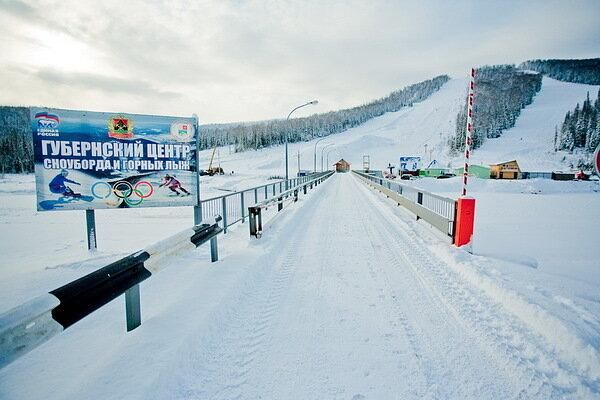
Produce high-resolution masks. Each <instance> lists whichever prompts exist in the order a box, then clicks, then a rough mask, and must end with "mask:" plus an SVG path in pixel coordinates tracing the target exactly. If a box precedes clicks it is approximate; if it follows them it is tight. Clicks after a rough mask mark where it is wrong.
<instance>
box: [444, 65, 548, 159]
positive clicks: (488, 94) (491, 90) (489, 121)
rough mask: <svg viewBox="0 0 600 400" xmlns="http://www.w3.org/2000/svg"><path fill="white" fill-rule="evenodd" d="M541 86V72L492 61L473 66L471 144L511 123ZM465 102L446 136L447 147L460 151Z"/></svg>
mask: <svg viewBox="0 0 600 400" xmlns="http://www.w3.org/2000/svg"><path fill="white" fill-rule="evenodd" d="M541 88H542V75H541V74H535V73H534V74H532V73H527V72H523V71H519V70H518V69H517V68H515V66H514V65H494V66H485V67H481V68H479V69H477V72H476V74H475V100H474V107H473V114H474V115H473V148H474V149H476V148H478V147H480V146H481V145H482V144H483V143H484V142H485V140H486V139H487V138H497V137H499V136H500V135H501V134H502V131H504V130H505V129H508V128H511V127H513V126H514V125H515V121H516V120H517V118H518V117H519V114H520V113H521V110H522V109H523V108H524V107H525V106H527V105H528V104H531V102H532V101H533V97H534V96H535V94H536V93H537V92H539V91H540V89H541ZM466 96H467V94H466V93H465V102H464V104H465V106H464V108H463V109H462V110H461V111H460V112H459V114H458V116H457V119H456V134H455V136H453V137H452V138H451V139H450V143H449V145H450V150H451V151H454V152H457V151H464V148H465V130H466V125H467V106H466V104H467V101H466Z"/></svg>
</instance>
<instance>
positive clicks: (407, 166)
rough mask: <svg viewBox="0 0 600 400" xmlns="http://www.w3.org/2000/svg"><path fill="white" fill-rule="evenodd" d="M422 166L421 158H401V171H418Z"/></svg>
mask: <svg viewBox="0 0 600 400" xmlns="http://www.w3.org/2000/svg"><path fill="white" fill-rule="evenodd" d="M420 164H421V157H400V171H411V172H414V171H417V170H418V169H419V167H420Z"/></svg>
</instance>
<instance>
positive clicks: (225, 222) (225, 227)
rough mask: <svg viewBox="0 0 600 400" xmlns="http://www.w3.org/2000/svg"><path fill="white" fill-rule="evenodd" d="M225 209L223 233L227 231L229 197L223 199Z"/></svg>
mask: <svg viewBox="0 0 600 400" xmlns="http://www.w3.org/2000/svg"><path fill="white" fill-rule="evenodd" d="M221 204H222V209H223V235H224V234H226V233H227V197H223V198H222V199H221Z"/></svg>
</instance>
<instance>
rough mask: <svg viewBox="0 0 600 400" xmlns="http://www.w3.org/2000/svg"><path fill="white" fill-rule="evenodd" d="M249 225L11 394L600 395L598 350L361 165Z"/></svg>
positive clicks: (81, 338) (2, 388)
mask: <svg viewBox="0 0 600 400" xmlns="http://www.w3.org/2000/svg"><path fill="white" fill-rule="evenodd" d="M239 228H240V229H233V230H232V231H231V232H230V233H228V234H227V235H226V236H225V237H223V240H221V243H222V246H223V249H222V250H223V251H222V253H221V255H222V261H220V262H219V263H216V264H210V263H208V261H207V257H208V254H204V253H205V252H195V253H194V254H191V255H188V256H184V257H182V258H180V259H178V260H173V263H174V264H177V266H176V267H174V268H171V269H169V271H167V272H164V273H162V274H160V275H159V276H158V277H156V278H153V279H150V280H148V281H147V282H144V284H143V285H142V301H143V305H142V306H143V307H142V308H143V311H142V314H143V320H144V322H143V325H142V327H141V328H140V329H138V330H135V331H133V332H132V333H130V334H127V335H125V334H124V332H123V321H122V319H123V317H122V315H123V314H122V303H121V302H120V301H119V302H112V303H111V304H109V305H108V306H107V307H105V308H103V309H102V310H99V311H98V312H97V313H94V314H93V315H92V316H90V317H89V318H86V319H85V320H84V321H82V322H81V323H79V324H77V325H75V326H74V327H73V328H71V329H69V330H68V331H66V332H65V333H64V334H62V335H60V336H58V337H57V338H56V339H53V340H52V341H50V342H48V343H46V344H45V345H43V346H41V347H40V348H39V349H36V350H35V351H33V352H31V353H29V354H28V355H26V356H25V357H23V358H22V359H20V360H18V361H17V362H15V363H14V364H12V365H10V366H9V367H7V368H5V369H3V370H0V398H46V399H69V398H91V399H94V398H102V399H122V398H125V399H167V398H168V399H353V400H358V399H422V398H430V399H434V398H435V399H529V398H531V399H553V398H585V399H591V398H600V395H599V393H600V368H599V367H598V366H599V365H600V363H599V360H598V353H597V352H595V350H594V349H593V348H590V347H585V346H584V345H581V343H579V342H578V341H577V340H578V339H577V337H575V336H571V334H570V332H569V331H568V330H562V329H563V326H562V325H560V323H557V322H556V321H554V320H553V319H551V318H550V317H548V316H547V315H546V314H545V313H544V312H543V311H538V309H537V308H535V306H534V305H531V304H529V303H527V302H523V301H521V300H523V299H519V298H514V296H512V295H510V294H509V295H507V293H506V292H504V291H502V290H501V288H499V287H497V286H496V285H495V284H494V282H489V281H488V280H486V279H484V278H481V277H480V276H479V275H477V272H476V271H475V270H461V269H460V268H457V265H456V264H452V263H447V262H446V261H444V259H442V258H444V257H443V254H444V253H443V252H442V253H440V252H439V251H432V247H431V243H432V242H435V243H438V244H437V246H438V247H437V248H438V249H439V248H440V246H441V247H443V248H446V247H447V245H440V244H439V242H437V241H436V239H434V238H432V237H430V236H429V234H427V233H426V231H424V232H422V233H423V234H424V235H425V236H427V237H429V239H426V238H425V237H419V234H417V233H416V232H417V231H421V230H424V229H423V227H422V226H420V224H414V221H412V217H410V216H407V215H405V214H404V212H403V211H402V210H401V209H399V208H397V207H396V206H395V205H394V203H392V202H390V201H389V199H386V198H385V196H382V195H381V194H379V193H377V192H374V191H372V190H371V189H369V188H367V187H366V186H364V185H363V184H362V183H360V182H359V181H358V180H357V179H356V178H355V177H353V176H352V175H351V174H335V175H334V176H332V177H331V178H330V179H328V180H327V181H326V182H325V183H324V184H323V185H320V186H319V187H318V188H317V189H316V190H314V191H312V192H311V193H310V194H309V195H308V196H306V197H301V200H300V202H299V203H298V204H297V205H294V206H293V207H291V208H289V209H287V210H286V211H285V212H283V213H280V214H278V215H277V216H276V217H275V218H274V219H273V220H272V221H269V222H267V225H266V230H265V232H264V235H263V237H262V238H261V239H260V240H251V241H250V242H248V238H247V236H248V233H247V230H246V226H241V227H239ZM415 229H416V230H415ZM436 254H442V258H440V256H437V255H436ZM465 268H466V267H465ZM511 296H512V297H511ZM531 310H533V311H531ZM592 320H593V319H592ZM31 377H35V381H36V385H30V384H29V383H30V382H31ZM73 377H76V378H73Z"/></svg>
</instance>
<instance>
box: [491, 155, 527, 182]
mask: <svg viewBox="0 0 600 400" xmlns="http://www.w3.org/2000/svg"><path fill="white" fill-rule="evenodd" d="M490 178H491V179H521V168H519V164H518V163H517V160H512V161H507V162H503V163H500V164H492V165H490Z"/></svg>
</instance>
